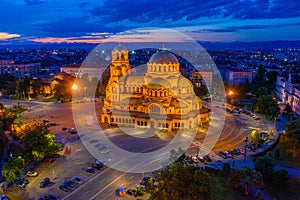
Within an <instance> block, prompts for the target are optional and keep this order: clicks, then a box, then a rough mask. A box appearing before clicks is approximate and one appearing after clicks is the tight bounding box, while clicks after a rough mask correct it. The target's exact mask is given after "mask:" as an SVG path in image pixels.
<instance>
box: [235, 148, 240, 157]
mask: <svg viewBox="0 0 300 200" xmlns="http://www.w3.org/2000/svg"><path fill="white" fill-rule="evenodd" d="M241 153H242V151H241V149H240V148H236V149H235V154H236V155H237V156H238V155H241Z"/></svg>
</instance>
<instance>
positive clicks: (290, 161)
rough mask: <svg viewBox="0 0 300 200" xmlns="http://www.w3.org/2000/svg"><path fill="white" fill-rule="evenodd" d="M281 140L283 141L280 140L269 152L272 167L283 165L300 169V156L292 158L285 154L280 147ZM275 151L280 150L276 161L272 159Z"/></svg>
mask: <svg viewBox="0 0 300 200" xmlns="http://www.w3.org/2000/svg"><path fill="white" fill-rule="evenodd" d="M282 140H283V138H280V141H279V143H278V144H277V145H276V147H275V148H273V149H272V151H271V152H272V155H273V156H272V157H273V159H272V161H273V164H274V165H283V166H286V167H292V168H300V155H298V156H296V157H292V156H291V155H290V154H288V153H285V151H284V150H283V147H282V146H281V141H282ZM276 149H279V150H280V157H279V158H278V159H275V158H274V157H275V156H274V155H275V151H276Z"/></svg>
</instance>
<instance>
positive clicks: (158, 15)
mask: <svg viewBox="0 0 300 200" xmlns="http://www.w3.org/2000/svg"><path fill="white" fill-rule="evenodd" d="M0 5H1V7H2V16H1V18H0V25H1V27H2V28H1V29H0V44H2V45H5V44H34V43H63V42H66V43H84V42H85V43H101V42H102V41H103V40H105V39H106V38H109V37H112V36H114V35H116V34H117V35H119V34H123V35H125V36H130V38H131V41H134V39H135V38H139V37H140V36H141V34H142V35H145V33H144V32H135V31H129V32H128V30H131V29H135V28H143V27H159V28H169V29H175V30H178V31H181V32H183V33H184V34H187V35H188V36H190V37H192V38H193V39H195V40H199V41H209V42H232V41H272V40H299V39H300V38H299V33H300V24H299V21H300V12H299V10H300V9H299V8H300V5H299V4H298V3H297V2H295V1H283V0H274V1H249V2H246V1H226V0H225V1H223V0H222V1H221V0H220V1H214V2H197V1H188V2H182V1H171V2H168V1H167V2H161V1H133V2H132V3H131V4H130V5H129V4H128V2H126V1H124V0H118V1H105V0H104V1H88V2H87V1H75V2H73V1H43V0H24V1H21V0H19V1H13V2H11V1H8V0H2V1H0Z"/></svg>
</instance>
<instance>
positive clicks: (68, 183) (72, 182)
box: [64, 179, 75, 188]
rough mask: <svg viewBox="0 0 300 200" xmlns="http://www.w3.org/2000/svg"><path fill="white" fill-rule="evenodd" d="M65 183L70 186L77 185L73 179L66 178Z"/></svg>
mask: <svg viewBox="0 0 300 200" xmlns="http://www.w3.org/2000/svg"><path fill="white" fill-rule="evenodd" d="M64 184H66V185H68V186H69V187H71V188H73V187H75V183H74V181H71V180H70V179H66V180H65V181H64Z"/></svg>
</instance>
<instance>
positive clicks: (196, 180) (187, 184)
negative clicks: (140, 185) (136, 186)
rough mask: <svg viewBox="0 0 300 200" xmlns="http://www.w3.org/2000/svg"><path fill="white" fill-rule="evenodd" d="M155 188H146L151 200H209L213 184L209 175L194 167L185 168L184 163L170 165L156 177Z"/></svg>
mask: <svg viewBox="0 0 300 200" xmlns="http://www.w3.org/2000/svg"><path fill="white" fill-rule="evenodd" d="M154 176H155V182H156V185H155V187H148V186H147V187H146V192H148V193H149V194H150V199H152V200H160V199H168V200H177V199H183V200H185V199H189V200H209V199H211V183H210V177H209V174H208V173H207V172H205V171H203V170H199V169H196V168H195V167H194V166H187V167H184V166H183V164H182V163H179V162H178V163H176V164H174V165H169V166H168V167H167V168H166V169H164V170H162V171H161V172H160V173H156V174H155V175H154Z"/></svg>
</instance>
